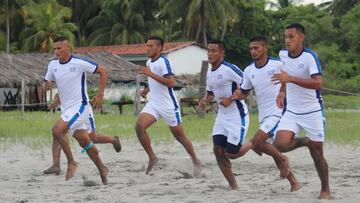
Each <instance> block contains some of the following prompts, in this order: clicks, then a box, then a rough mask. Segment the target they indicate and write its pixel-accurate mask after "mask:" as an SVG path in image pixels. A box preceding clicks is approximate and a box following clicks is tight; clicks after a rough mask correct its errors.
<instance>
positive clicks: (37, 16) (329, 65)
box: [0, 0, 360, 94]
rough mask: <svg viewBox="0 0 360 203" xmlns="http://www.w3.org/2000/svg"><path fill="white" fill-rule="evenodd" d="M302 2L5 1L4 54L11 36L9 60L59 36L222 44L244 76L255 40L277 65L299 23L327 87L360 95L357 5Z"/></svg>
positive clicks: (0, 30)
mask: <svg viewBox="0 0 360 203" xmlns="http://www.w3.org/2000/svg"><path fill="white" fill-rule="evenodd" d="M6 2H8V3H9V5H7V4H6ZM298 2H301V1H298V0H276V1H270V0H257V1H249V0H222V1H218V0H183V1H178V0H157V1H155V0H132V1H128V0H127V1H125V0H124V1H119V0H103V1H97V0H78V1H74V0H73V1H69V0H13V1H10V0H8V1H0V51H1V50H5V47H6V46H5V45H6V30H7V29H9V30H10V51H11V52H12V53H16V52H20V51H26V52H31V51H35V52H46V51H47V52H49V51H51V45H52V40H53V38H54V37H56V36H57V35H65V36H67V37H68V38H69V39H70V41H71V42H72V44H73V45H74V46H94V45H114V44H130V43H143V42H145V40H146V39H147V38H148V37H149V36H150V35H159V36H161V37H163V38H164V39H165V41H167V42H168V41H196V42H198V43H200V44H202V45H204V46H206V44H207V41H208V40H211V39H222V40H224V41H225V43H226V59H227V60H229V61H230V62H232V63H234V64H236V65H238V66H239V67H241V68H244V67H245V65H247V64H248V63H249V61H250V55H249V51H248V44H249V39H250V38H251V37H253V36H255V35H265V36H267V37H268V39H269V43H270V52H271V55H272V56H275V57H276V56H277V55H278V54H277V53H278V51H279V50H280V49H281V48H283V47H284V43H283V33H284V28H285V27H286V26H287V25H288V24H290V23H293V22H300V23H302V24H303V25H304V26H305V27H306V41H305V45H306V46H307V47H309V48H311V49H313V50H314V51H316V52H317V53H318V55H319V57H320V61H321V65H322V68H323V72H324V78H325V79H324V81H325V87H328V88H331V89H336V90H342V91H346V92H352V93H357V94H359V93H360V59H359V57H358V56H359V55H360V45H359V43H358V42H359V40H360V32H359V30H360V21H359V20H358V19H359V16H360V4H359V2H360V1H353V0H332V1H326V2H325V3H322V4H320V5H316V6H315V5H314V4H308V5H299V4H296V3H298ZM7 14H9V15H7ZM7 18H9V27H7V23H6V22H7V20H6V19H7ZM330 93H331V92H330Z"/></svg>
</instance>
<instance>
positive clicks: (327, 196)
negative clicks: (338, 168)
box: [319, 191, 331, 199]
mask: <svg viewBox="0 0 360 203" xmlns="http://www.w3.org/2000/svg"><path fill="white" fill-rule="evenodd" d="M319 199H331V194H330V191H328V192H325V191H321V192H320V195H319Z"/></svg>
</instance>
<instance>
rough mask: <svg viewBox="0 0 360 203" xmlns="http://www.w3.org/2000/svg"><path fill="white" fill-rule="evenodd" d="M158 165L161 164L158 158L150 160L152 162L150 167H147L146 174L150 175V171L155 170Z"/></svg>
mask: <svg viewBox="0 0 360 203" xmlns="http://www.w3.org/2000/svg"><path fill="white" fill-rule="evenodd" d="M157 163H159V159H158V158H155V159H153V160H150V161H149V164H148V166H147V168H146V171H145V174H149V173H150V171H151V170H152V169H153V168H154V166H155V165H156V164H157Z"/></svg>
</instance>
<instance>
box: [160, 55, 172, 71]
mask: <svg viewBox="0 0 360 203" xmlns="http://www.w3.org/2000/svg"><path fill="white" fill-rule="evenodd" d="M161 58H163V59H164V62H165V65H166V69H167V71H168V73H167V74H174V73H173V72H172V71H171V66H170V62H169V59H167V58H166V57H165V56H161Z"/></svg>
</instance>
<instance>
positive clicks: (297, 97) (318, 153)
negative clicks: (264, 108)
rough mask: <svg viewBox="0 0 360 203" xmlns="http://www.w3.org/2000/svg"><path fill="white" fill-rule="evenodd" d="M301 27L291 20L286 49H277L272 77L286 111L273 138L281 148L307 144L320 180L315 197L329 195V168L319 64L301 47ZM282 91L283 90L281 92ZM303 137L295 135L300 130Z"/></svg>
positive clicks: (281, 105) (303, 31)
mask: <svg viewBox="0 0 360 203" xmlns="http://www.w3.org/2000/svg"><path fill="white" fill-rule="evenodd" d="M304 38H305V28H304V27H303V26H302V25H301V24H299V23H294V24H291V25H289V26H288V27H287V28H286V30H285V46H286V50H281V51H280V53H279V56H280V60H281V61H282V63H283V70H282V71H281V72H280V73H277V74H274V76H273V77H272V80H273V81H274V82H278V83H281V88H280V92H279V94H278V97H277V100H276V101H277V105H278V107H279V108H283V107H284V99H285V97H286V102H287V103H286V111H285V113H284V115H283V116H282V117H281V120H280V123H279V126H278V131H277V133H276V139H275V142H274V145H275V147H277V148H278V149H279V150H280V151H282V152H288V151H292V150H294V149H296V148H298V147H301V146H307V147H308V148H309V150H310V154H311V157H312V158H313V160H314V163H315V168H316V170H317V173H318V175H319V178H320V181H321V191H320V195H319V198H321V199H330V198H331V194H330V186H329V171H328V165H327V162H326V160H325V158H324V154H323V142H324V138H325V132H324V131H325V116H324V109H323V104H322V97H321V94H320V89H321V88H322V85H323V79H322V73H321V65H320V61H319V58H318V56H317V54H316V53H315V52H313V51H311V50H310V49H308V48H305V47H304V44H303V43H304ZM285 91H286V93H285ZM302 129H303V130H305V132H306V137H305V138H297V137H296V136H295V135H299V132H300V131H301V130H302Z"/></svg>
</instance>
